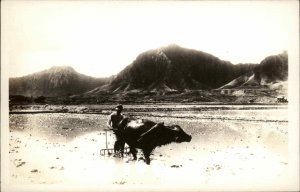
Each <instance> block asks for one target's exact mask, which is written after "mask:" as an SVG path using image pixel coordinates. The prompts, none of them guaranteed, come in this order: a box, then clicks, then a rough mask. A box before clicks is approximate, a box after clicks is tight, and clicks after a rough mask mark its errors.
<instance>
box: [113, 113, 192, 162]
mask: <svg viewBox="0 0 300 192" xmlns="http://www.w3.org/2000/svg"><path fill="white" fill-rule="evenodd" d="M118 130H119V134H120V135H121V137H122V138H123V142H124V144H125V143H127V144H128V146H129V148H130V153H131V154H132V155H133V159H134V160H136V159H137V156H136V154H137V150H136V148H139V149H142V151H143V154H144V157H145V161H146V163H147V164H148V165H149V164H150V154H151V152H152V151H153V150H154V149H155V148H156V147H157V146H162V145H166V144H169V143H171V142H176V143H181V142H190V141H191V139H192V137H191V136H190V135H188V134H186V133H185V132H184V131H183V130H182V129H181V127H180V126H178V125H171V126H165V125H164V123H154V122H153V121H150V120H144V119H143V120H142V119H138V120H136V119H129V118H125V119H123V120H122V121H121V122H120V124H119V126H118ZM124 144H123V147H122V148H123V149H124Z"/></svg>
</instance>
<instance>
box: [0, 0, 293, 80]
mask: <svg viewBox="0 0 300 192" xmlns="http://www.w3.org/2000/svg"><path fill="white" fill-rule="evenodd" d="M298 16H299V13H298V2H297V1H190V2H184V1H147V2H141V1H126V2H121V1H80V0H78V1H5V0H4V1H2V2H1V34H2V38H1V41H2V42H1V55H2V57H3V58H2V62H1V63H2V65H4V66H5V67H6V68H7V69H8V70H9V72H8V73H9V77H20V76H24V75H28V74H31V73H34V72H38V71H42V70H45V69H48V68H50V67H52V66H60V65H63V66H72V67H73V68H74V69H75V70H76V71H77V72H79V73H82V74H85V75H89V76H93V77H108V76H111V75H116V74H117V73H118V72H120V71H121V70H122V69H123V68H125V67H126V66H127V65H129V64H130V63H132V61H134V60H135V58H136V57H137V56H138V54H140V53H142V52H144V51H147V50H149V49H156V48H159V47H162V46H167V45H169V44H177V45H179V46H182V47H186V48H191V49H196V50H200V51H204V52H207V53H210V54H213V55H215V56H217V57H219V58H220V59H222V60H227V61H230V62H232V63H233V64H237V63H259V62H261V61H262V60H263V59H264V58H265V57H266V56H269V55H273V54H278V53H281V52H283V51H284V50H287V51H288V53H289V54H290V53H291V52H290V49H291V47H292V46H293V44H294V43H295V39H294V37H295V35H298V28H297V27H296V26H298V24H299V23H298V22H299V21H298ZM6 68H5V69H6Z"/></svg>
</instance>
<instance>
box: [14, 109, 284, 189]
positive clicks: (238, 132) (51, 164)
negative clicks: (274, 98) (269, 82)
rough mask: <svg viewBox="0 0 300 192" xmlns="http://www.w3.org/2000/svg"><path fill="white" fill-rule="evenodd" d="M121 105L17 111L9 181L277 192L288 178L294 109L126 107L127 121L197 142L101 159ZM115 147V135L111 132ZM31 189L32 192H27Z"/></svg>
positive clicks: (57, 185)
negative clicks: (165, 128) (175, 129)
mask: <svg viewBox="0 0 300 192" xmlns="http://www.w3.org/2000/svg"><path fill="white" fill-rule="evenodd" d="M113 108H114V105H85V106H82V105H81V106H76V105H73V106H59V105H46V106H43V105H35V106H17V107H15V108H14V109H13V110H12V111H11V113H10V115H9V180H10V183H11V184H13V185H14V188H15V189H24V190H25V189H26V187H28V186H30V187H31V188H30V189H31V190H39V189H41V187H42V188H43V189H45V187H48V188H49V190H50V189H52V188H53V189H55V188H56V189H62V188H63V189H66V190H75V191H76V190H77V191H78V190H83V189H84V190H91V191H93V190H104V189H108V190H125V191H126V190H134V189H139V190H142V189H145V190H186V191H189V190H191V191H196V190H224V189H226V190H258V189H259V190H275V189H279V187H282V184H283V183H285V181H286V179H288V177H287V172H288V108H287V105H197V104H147V105H124V108H125V110H124V115H125V116H130V117H134V118H141V119H150V120H153V121H155V122H164V123H165V124H166V125H171V124H177V125H179V126H181V127H182V128H183V129H184V130H185V132H187V133H188V134H191V135H192V141H191V142H189V143H180V144H177V143H172V144H169V145H165V146H162V147H159V148H156V149H155V150H154V152H153V154H152V155H151V159H152V161H151V164H150V165H146V164H145V163H144V160H143V156H142V154H141V153H139V154H138V160H137V161H132V159H131V158H132V157H131V156H130V155H126V156H125V157H124V158H117V157H113V156H109V155H105V156H101V155H100V149H103V148H105V145H106V143H105V137H106V136H105V132H104V129H105V128H107V127H106V123H107V120H108V116H109V114H110V113H111V112H112V110H113ZM107 137H108V146H109V148H112V146H113V142H114V135H113V134H112V133H111V132H108V135H107ZM24 187H25V188H24Z"/></svg>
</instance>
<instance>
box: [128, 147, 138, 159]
mask: <svg viewBox="0 0 300 192" xmlns="http://www.w3.org/2000/svg"><path fill="white" fill-rule="evenodd" d="M129 148H130V153H131V154H132V156H133V160H137V157H136V153H137V151H136V149H135V148H134V147H131V146H129Z"/></svg>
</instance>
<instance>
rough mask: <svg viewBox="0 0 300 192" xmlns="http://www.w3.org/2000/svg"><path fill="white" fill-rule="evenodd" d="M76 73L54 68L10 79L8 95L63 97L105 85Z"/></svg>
mask: <svg viewBox="0 0 300 192" xmlns="http://www.w3.org/2000/svg"><path fill="white" fill-rule="evenodd" d="M106 81H107V79H105V78H93V77H90V76H86V75H83V74H80V73H78V72H76V71H75V70H74V69H73V68H72V67H70V66H54V67H51V68H50V69H47V70H44V71H40V72H37V73H34V74H31V75H27V76H23V77H19V78H10V79H9V94H10V95H24V96H41V95H43V96H65V95H69V94H78V93H82V92H85V91H89V90H91V89H93V88H95V87H98V86H101V85H103V84H104V83H106Z"/></svg>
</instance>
